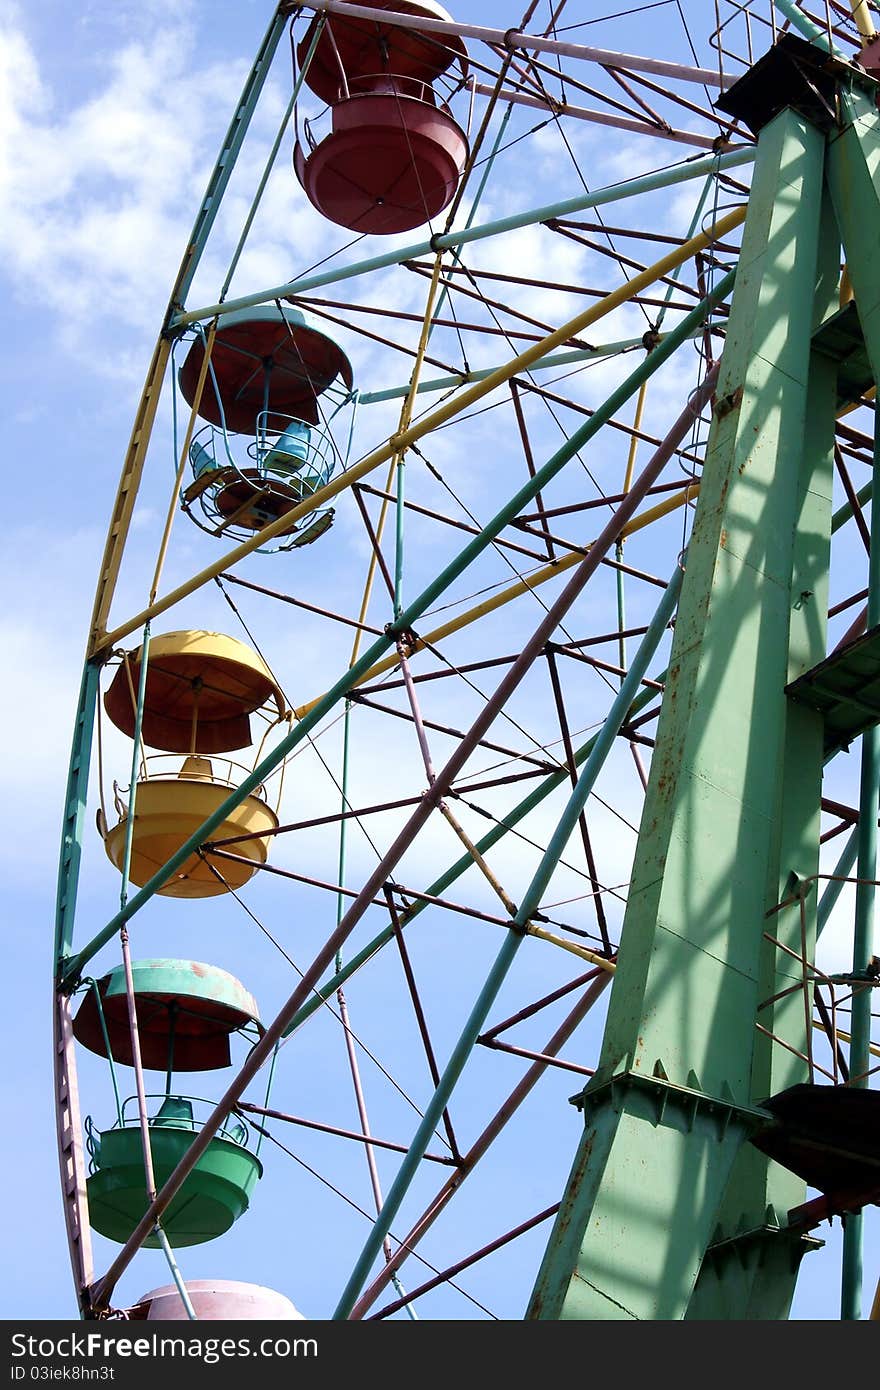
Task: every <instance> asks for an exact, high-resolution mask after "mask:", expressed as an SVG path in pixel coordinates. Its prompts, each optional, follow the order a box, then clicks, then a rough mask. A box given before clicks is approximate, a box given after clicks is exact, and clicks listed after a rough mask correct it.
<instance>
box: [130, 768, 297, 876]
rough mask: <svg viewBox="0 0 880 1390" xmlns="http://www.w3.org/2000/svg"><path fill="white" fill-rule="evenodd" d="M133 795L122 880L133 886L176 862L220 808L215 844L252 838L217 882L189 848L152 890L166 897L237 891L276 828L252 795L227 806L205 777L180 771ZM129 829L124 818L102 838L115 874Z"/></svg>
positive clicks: (220, 787) (224, 791) (221, 789)
mask: <svg viewBox="0 0 880 1390" xmlns="http://www.w3.org/2000/svg"><path fill="white" fill-rule="evenodd" d="M186 761H187V762H188V763H191V764H192V763H195V762H197V761H204V762H208V760H207V759H203V760H197V759H187V760H186ZM185 766H186V765H184V767H185ZM209 766H210V764H209ZM136 791H137V810H136V812H135V815H134V818H133V829H132V838H131V865H130V869H129V875H128V876H129V878H130V880H131V882H132V883H134V884H136V885H137V886H138V887H143V885H144V884H147V883H149V882H150V881H151V880H152V879H153V878H154V877H155V876H156V874H157V872H158V871H159V870H161V869H162V867H163V865H166V864H168V863H169V862H170V861H171V860H172V859H174V858H177V857H179V856H180V854H181V851H182V849H183V847H184V846H188V845H189V844H190V842H192V841H193V839H194V837H195V836H197V834H198V831H199V827H201V826H204V825H206V824H207V823H208V822H209V821H210V820H211V819H212V818H213V817H215V816H217V815H218V812H221V808H225V809H222V813H221V814H220V815H219V819H218V820H217V822H216V827H215V828H216V830H217V832H218V839H223V838H225V837H226V836H231V835H249V836H253V837H254V838H252V839H248V840H245V841H243V842H242V845H241V853H240V857H239V860H238V862H236V863H230V862H229V861H226V862H225V865H224V868H223V871H222V872H223V877H222V878H218V876H217V874H216V873H214V872H213V870H212V869H211V868H210V866H209V863H207V862H206V861H205V860H204V859H203V858H202V857H201V856H200V855H199V853H198V848H197V845H196V844H193V845H192V852H189V853H187V855H186V856H185V857H184V858H183V859H182V860H181V862H180V863H178V864H177V865H176V866H175V869H174V871H173V872H172V873H171V874H168V875H167V876H166V877H165V880H164V882H163V884H162V886H161V888H160V889H159V890H158V891H159V892H160V893H162V894H164V895H165V896H167V897H171V898H211V897H216V896H217V895H218V894H220V893H226V892H228V891H229V888H241V887H242V886H243V884H245V883H247V881H248V879H249V878H251V877H252V876H253V874H254V873H255V872H256V870H257V868H258V866H259V865H260V864H264V863H265V862H266V859H267V857H268V854H269V840H270V831H272V830H274V829H275V828H276V827H277V825H278V817H277V816H276V814H275V812H274V811H273V810H272V809H271V807H269V806H268V805H267V804H266V802H265V801H263V800H262V798H261V797H260V796H258V795H256V794H255V793H248V794H246V795H245V796H243V797H241V798H238V799H237V801H236V804H235V805H229V804H228V803H229V802H230V800H231V796H230V790H229V787H228V786H227V785H225V784H224V783H220V782H213V781H211V780H210V772H208V773H206V774H205V775H204V779H203V780H196V777H195V776H192V775H190V774H189V772H187V771H186V770H182V771H181V772H180V773H179V774H178V776H177V777H151V778H148V779H147V780H145V781H142V782H138V783H137V787H136ZM129 824H130V817H129V816H127V815H124V816H123V817H122V818H121V819H120V820H119V821H118V822H117V824H116V825H114V826H112V827H111V828H110V829H109V830H108V831H107V834H106V836H105V837H104V848H105V849H106V851H107V855H108V857H109V859H110V860H111V861H112V863H114V864H115V865H116V867H117V869H120V870H121V869H122V864H123V856H124V852H125V839H126V831H127V830H128V828H129ZM223 879H225V880H226V882H225V883H224V881H223ZM227 885H228V886H227Z"/></svg>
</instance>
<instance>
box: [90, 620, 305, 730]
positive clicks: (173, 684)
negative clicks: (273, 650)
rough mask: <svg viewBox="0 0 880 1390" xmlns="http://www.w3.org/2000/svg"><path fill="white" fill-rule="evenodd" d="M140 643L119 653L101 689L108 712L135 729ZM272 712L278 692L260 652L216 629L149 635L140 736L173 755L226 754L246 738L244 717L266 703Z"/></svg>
mask: <svg viewBox="0 0 880 1390" xmlns="http://www.w3.org/2000/svg"><path fill="white" fill-rule="evenodd" d="M140 669H141V648H140V647H135V648H134V649H133V650H132V651H129V652H125V653H124V654H123V657H122V661H121V663H120V665H119V668H118V670H117V671H116V674H115V676H114V677H113V680H112V681H111V683H110V685H109V687H108V689H107V692H106V694H105V695H104V708H105V710H106V711H107V714H108V716H109V718H110V719H111V720H112V722H113V723H114V724H115V725H116V727H117V729H120V730H121V731H122V733H124V734H127V735H128V737H129V738H131V737H133V735H134V725H135V700H134V699H133V693H134V690H135V688H136V687H137V684H138V681H139V679H140ZM270 700H271V701H274V704H275V710H276V715H281V714H283V712H284V697H283V695H282V693H281V691H280V690H279V688H278V686H277V684H276V682H275V679H274V677H273V676H272V673H271V672H270V670H269V668H268V667H267V666H266V663H265V662H264V661H263V659H262V657H261V656H260V655H259V654H258V653H257V652H255V651H254V650H253V649H252V648H251V647H249V646H247V644H246V643H245V642H241V641H239V640H238V638H236V637H227V636H226V635H225V634H223V633H220V632H204V631H189V632H165V633H161V634H159V635H157V636H155V637H151V639H150V652H149V659H148V661H147V679H146V690H145V692H144V709H143V717H142V728H141V734H142V737H143V740H144V742H145V743H146V744H148V745H149V746H150V747H151V748H162V749H164V750H166V751H168V752H171V753H225V752H228V751H229V750H230V749H234V748H244V747H246V746H247V745H248V744H250V743H251V742H252V739H251V726H250V720H249V718H248V716H249V715H250V714H253V713H254V711H255V710H258V709H259V708H260V707H261V706H262V705H264V704H266V703H267V702H268V701H270Z"/></svg>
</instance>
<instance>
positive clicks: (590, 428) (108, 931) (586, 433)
mask: <svg viewBox="0 0 880 1390" xmlns="http://www.w3.org/2000/svg"><path fill="white" fill-rule="evenodd" d="M733 281H734V272H733V271H729V272H728V273H727V275H725V276H724V277H723V278H722V279H721V280H720V281H719V283H718V285H717V286H716V288H715V289H714V290H713V292H712V294H711V295H709V296H708V297H707V298H706V299H704V300H703V301H702V302H701V303H700V304H698V305H697V307H696V308H695V309H693V310H692V311H691V313H690V314H688V315H687V316H686V317H685V318H683V319H682V320H681V323H680V324H679V325H678V326H677V327H676V328H675V329H674V330H673V331H672V332H671V333H669V334H668V335H667V337H666V338H664V340H663V342H662V343H661V344H660V345H659V347H656V348H655V349H654V351H653V352H651V353H650V354H648V355H647V356H646V357H645V359H644V360H643V361H642V362H640V363H639V365H638V366H637V367H636V369H635V370H634V371H633V372H632V373H631V374H630V375H629V376H628V377H627V378H626V380H625V381H624V382H622V383H621V384H620V386H618V387H617V388H616V389H615V390H614V391H612V393H611V395H610V396H609V397H608V398H607V400H606V401H604V402H603V404H602V405H601V406H599V407H598V409H597V410H596V411H595V413H594V414H593V415H592V416H591V417H590V419H589V420H586V421H585V422H584V423H583V424H582V425H581V426H580V427H579V428H578V429H577V430H575V431H574V433H573V434H572V435H571V436H570V437H569V438H568V439H567V440H566V441H565V443H564V444H563V445H561V447H560V448H559V449H557V451H556V453H555V454H553V456H552V457H551V458H550V459H549V460H548V461H547V463H545V464H544V466H543V467H542V468H540V469H538V471H537V472H536V474H535V476H534V477H533V478H529V479H528V481H527V482H526V483H524V484H523V486H522V487H521V488H520V490H519V491H518V492H517V493H516V494H515V495H514V496H513V497H512V498H510V499H509V500H508V501H507V502H506V503H505V504H504V506H503V507H502V508H501V510H500V511H499V512H497V513H496V515H495V516H494V517H493V518H492V520H491V521H490V522H488V523H487V525H486V526H485V527H484V528H483V530H482V531H481V532H480V534H479V535H478V536H475V537H474V538H473V540H472V541H470V542H469V543H468V544H467V545H466V546H465V547H464V548H463V549H462V550H461V551H460V552H459V554H458V555H457V556H456V557H455V559H454V560H452V561H451V563H450V564H449V565H447V567H446V568H445V569H444V570H443V571H442V573H441V574H440V575H438V576H437V577H436V578H435V579H433V580H432V581H431V583H430V584H429V585H428V586H427V588H425V589H424V590H423V591H422V593H421V594H420V595H419V596H418V597H417V598H416V599H414V600H413V602H412V603H411V604H409V606H408V607H407V608H406V609H405V610H404V612H403V613H402V614H401V615H400V618H399V619H398V620H397V621H396V622H395V623H393V624H390V625H389V626H388V628H386V630H385V632H384V633H383V635H382V636H381V637H379V638H377V639H376V641H375V642H374V643H373V645H372V646H371V647H370V648H369V649H368V650H367V651H366V652H365V653H364V655H363V656H362V657H360V659H359V660H358V661H357V662H355V664H354V665H353V666H351V667H349V668H348V670H346V671H345V672H344V673H343V675H342V676H340V678H339V679H338V680H337V682H336V684H335V685H334V686H332V688H331V689H330V690H329V691H328V692H327V693H326V694H325V695H323V696H322V697H321V699H320V700H318V701H317V702H316V703H315V705H314V706H313V708H312V709H311V710H310V711H309V713H308V714H307V715H305V716H304V717H303V718H302V719H301V720H300V721H299V723H298V724H297V725H296V726H295V727H294V728H293V729H291V731H290V733H289V734H287V735H286V737H285V738H283V739H281V741H280V742H279V743H278V745H277V746H276V747H275V748H274V749H273V750H272V752H271V753H269V754H268V755H267V756H266V757H265V758H263V759H261V761H260V762H259V763H258V764H257V766H256V767H255V768H254V770H253V772H251V773H249V774H248V776H247V777H246V778H245V779H244V780H243V781H242V783H241V784H240V786H239V787H238V788H236V790H235V791H234V792H232V793H231V794H230V795H229V796H228V797H227V798H226V800H225V801H223V802H222V803H221V804H220V806H218V808H217V810H216V811H214V812H213V814H212V815H210V816H209V817H208V819H207V820H206V821H205V822H204V824H203V825H202V826H201V827H200V828H199V829H198V830H197V831H195V832H194V833H193V834H192V835H191V836H190V837H189V839H188V840H186V842H185V843H184V844H183V845H181V847H180V849H179V850H177V851H176V853H175V854H173V855H172V856H171V858H170V859H169V860H168V862H167V863H166V864H164V865H163V867H162V868H161V869H159V870H158V871H157V872H156V873H155V874H154V875H153V876H152V878H150V879H149V880H148V882H147V883H145V884H144V886H143V887H142V888H141V890H140V891H139V892H138V893H135V894H134V896H133V897H131V898H130V899H129V901H128V903H127V904H126V906H125V907H124V908H123V909H121V910H120V911H119V912H117V914H116V916H115V917H113V918H112V919H111V921H110V922H108V924H107V926H106V927H104V928H103V929H102V930H101V931H100V932H98V933H97V935H96V936H94V937H93V938H92V940H91V941H90V942H89V943H88V944H87V945H86V946H84V947H83V948H82V949H81V950H80V951H78V952H77V954H76V955H75V956H73V957H71V958H70V959H69V960H68V961H67V964H66V968H65V970H64V984H65V987H66V988H72V987H73V986H74V985H76V983H77V981H78V979H79V976H80V975H81V973H82V971H83V969H84V967H85V966H86V965H87V963H88V962H89V961H90V960H91V959H92V957H93V956H94V955H95V954H96V953H97V952H98V951H99V950H100V949H101V947H102V946H104V945H105V944H106V942H108V941H109V940H110V939H111V938H112V937H113V936H114V935H115V934H116V932H117V931H118V930H119V928H120V927H121V926H122V923H123V922H125V921H127V920H129V918H131V917H132V916H134V914H135V913H136V912H138V911H140V909H141V908H142V907H143V906H144V904H145V903H147V902H149V901H150V899H151V898H152V897H153V895H154V894H155V893H156V892H158V890H159V889H160V888H161V887H163V885H164V884H165V883H167V881H168V879H169V878H170V877H171V876H172V874H173V873H175V871H176V870H177V869H178V868H179V867H180V866H181V864H183V863H185V862H186V860H187V859H188V858H189V856H190V855H191V854H194V853H195V851H196V850H197V849H198V848H199V847H200V846H201V845H202V844H204V843H205V841H206V840H209V839H210V837H211V835H212V834H213V832H214V831H215V830H216V829H217V828H218V826H220V825H221V824H222V823H223V821H224V820H225V819H226V817H227V816H228V815H229V814H230V812H231V811H233V810H234V809H235V807H236V806H238V805H239V804H240V803H241V802H242V801H243V800H244V798H245V797H246V796H249V795H250V793H251V792H252V791H254V790H255V789H256V788H257V787H259V786H261V785H262V783H263V782H264V781H265V779H266V778H267V777H268V776H269V774H270V773H271V772H273V771H274V769H275V768H276V767H278V765H279V764H280V763H281V762H282V761H283V760H284V758H285V757H286V756H287V754H288V753H290V752H292V750H293V749H294V748H295V747H296V746H297V745H298V744H299V743H300V742H302V740H303V739H304V738H305V737H306V735H307V734H308V733H310V732H311V730H312V729H313V728H314V727H315V725H317V724H318V723H319V722H320V721H321V719H323V717H324V715H325V714H327V713H328V712H329V711H330V710H331V709H332V708H333V707H334V706H335V705H336V703H337V702H338V701H339V700H340V699H342V698H343V697H344V696H345V695H347V694H348V692H349V691H350V690H351V689H352V688H353V687H354V686H356V685H357V683H358V681H359V680H360V679H361V678H362V677H363V676H365V675H366V674H367V672H368V671H369V670H370V669H371V668H372V666H373V665H374V664H375V662H376V661H378V660H379V658H380V657H382V656H383V655H384V654H385V652H386V651H387V650H388V649H389V647H391V646H392V645H393V644H394V643H395V642H396V640H397V634H398V633H399V632H407V631H410V630H412V629H414V628H415V625H416V623H417V622H418V620H419V618H420V617H421V616H422V614H423V613H424V612H425V611H426V609H428V608H429V607H430V606H431V605H432V604H433V603H434V602H435V600H436V599H437V598H439V597H440V595H441V594H442V593H443V592H444V591H445V590H446V588H448V586H449V585H450V584H451V583H452V581H453V580H454V579H457V578H458V576H459V575H460V574H462V573H463V572H464V571H465V570H466V569H467V568H468V566H469V565H470V564H471V563H472V561H474V560H475V559H476V558H477V557H478V556H479V555H481V554H482V553H483V551H484V550H485V549H486V548H487V547H488V546H489V545H491V544H492V541H493V540H494V539H495V537H496V536H497V535H498V534H499V532H500V531H502V530H503V528H504V527H505V526H506V525H507V524H508V522H509V521H511V520H512V519H513V517H515V516H517V515H518V514H519V512H521V511H522V509H523V507H525V506H526V505H527V504H528V503H529V502H531V501H533V499H534V497H535V496H536V494H537V493H538V492H540V491H541V490H542V488H544V487H546V486H547V484H548V483H549V482H550V480H551V479H552V478H554V477H555V476H556V474H557V473H558V472H559V471H560V470H561V469H562V468H563V467H564V466H565V464H566V463H567V462H568V461H569V459H571V458H573V457H574V456H575V454H577V452H578V451H579V450H580V449H582V448H583V447H584V445H585V444H586V443H587V442H588V441H589V440H590V439H592V438H593V436H594V435H596V434H598V432H599V430H600V429H601V428H602V426H603V425H605V424H607V423H608V421H609V420H611V419H613V417H614V416H615V415H616V414H617V412H618V411H619V410H620V409H621V408H622V406H623V405H625V403H626V402H627V401H628V400H629V398H630V397H631V396H632V395H633V394H634V393H635V392H636V391H637V390H638V389H639V387H640V386H641V384H642V382H643V381H647V380H648V378H649V377H651V376H652V375H653V374H654V372H655V371H657V370H658V368H659V367H660V366H662V364H663V363H664V362H665V361H667V360H668V358H669V357H671V356H672V354H673V353H674V352H675V351H676V349H677V348H678V347H679V346H680V345H681V343H682V342H684V341H686V340H687V338H688V337H689V336H690V334H691V332H692V331H693V328H694V327H695V326H696V325H697V324H698V323H699V322H700V321H701V320H702V319H703V318H704V317H705V315H706V313H707V312H708V311H709V310H710V309H711V308H712V307H714V306H715V305H716V304H720V303H723V302H724V299H725V298H726V296H727V294H728V293H729V292H730V290H731V288H732V285H733Z"/></svg>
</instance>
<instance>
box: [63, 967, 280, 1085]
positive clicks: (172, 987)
mask: <svg viewBox="0 0 880 1390" xmlns="http://www.w3.org/2000/svg"><path fill="white" fill-rule="evenodd" d="M132 978H133V984H134V991H135V998H136V1003H137V1015H138V1031H139V1035H140V1043H141V1057H142V1061H143V1065H144V1066H145V1067H147V1068H148V1069H150V1070H157V1071H165V1070H166V1069H168V1067H169V1057H171V1059H172V1060H173V1069H174V1071H211V1070H213V1069H214V1068H217V1067H228V1066H229V1064H230V1049H229V1041H230V1034H231V1033H233V1032H235V1031H236V1030H237V1029H240V1028H244V1027H245V1026H246V1025H247V1024H249V1023H255V1024H257V1023H259V1017H260V1014H259V1009H258V1007H257V1002H256V1000H255V999H254V997H253V995H251V994H250V993H249V992H248V991H247V990H246V989H245V987H244V985H243V984H241V982H240V981H239V980H236V979H235V977H234V976H233V975H230V974H229V972H228V971H227V970H221V969H220V968H219V967H218V966H216V965H204V964H202V962H201V961H195V960H167V959H165V960H163V959H157V960H136V961H132ZM97 993H98V995H99V996H100V1001H101V1003H100V1009H99V1005H98V1000H97V999H96V997H95V990H94V989H89V990H88V992H87V993H86V995H85V996H84V998H83V1000H82V1003H81V1004H80V1006H79V1009H78V1010H77V1013H76V1017H75V1018H74V1020H73V1032H74V1036H75V1038H76V1039H77V1042H80V1043H82V1045H83V1046H84V1047H87V1048H89V1050H90V1051H92V1052H97V1053H98V1054H99V1056H102V1057H106V1056H107V1055H108V1045H109V1048H110V1055H112V1057H113V1059H114V1061H116V1062H118V1063H121V1064H123V1065H124V1066H131V1061H132V1053H131V1041H130V1038H129V1029H128V1015H127V1011H126V997H125V994H126V992H125V975H124V971H123V968H122V966H117V967H116V969H115V970H111V971H110V973H109V974H108V975H105V976H103V978H102V979H101V980H99V981H98V982H97ZM101 1014H103V1024H104V1026H103V1027H102V1020H101Z"/></svg>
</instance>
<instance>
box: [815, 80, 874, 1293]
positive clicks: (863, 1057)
mask: <svg viewBox="0 0 880 1390" xmlns="http://www.w3.org/2000/svg"><path fill="white" fill-rule="evenodd" d="M878 161H880V116H878V112H877V107H876V100H875V92H874V91H871V92H865V91H861V90H853V91H850V92H845V93H844V94H843V95H842V97H841V129H840V131H839V132H838V134H837V136H836V138H835V139H834V140H832V141H831V143H830V146H829V151H828V183H829V187H830V189H831V196H832V199H833V200H834V204H835V208H836V211H837V217H838V221H839V223H840V232H841V239H842V241H843V246H844V252H845V256H846V264H847V269H848V271H849V275H850V280H851V282H852V286H853V291H854V293H855V299H856V305H857V307H858V311H859V322H860V324H861V329H862V335H863V337H864V340H865V347H866V348H867V352H868V357H869V359H870V362H871V367H872V371H873V375H874V380H875V381H880V266H878V258H877V226H878V217H880V190H878V183H877V169H878ZM875 436H876V431H875ZM877 460H878V445H877V439H876V437H875V442H874V481H875V482H876V479H877ZM878 541H880V525H878V517H877V511H876V508H875V507H874V505H873V503H872V508H871V542H872V544H871V567H870V579H869V592H868V623H869V626H870V625H873V624H875V623H877V622H878V620H880V583H878V579H880V575H878V563H880V555H878V549H880V546H878V544H877V542H878ZM878 781H880V732H878V730H877V729H876V728H875V729H870V730H869V731H868V732H867V733H866V734H864V735H863V738H862V772H861V789H860V799H859V806H860V811H861V815H860V819H859V860H858V874H859V878H860V879H862V880H865V879H873V878H874V877H875V876H876V859H877V838H876V808H877V803H878ZM872 807H873V811H872V809H871V808H872ZM874 898H875V892H874V889H873V887H872V886H871V885H870V884H868V883H862V884H860V886H859V889H858V893H857V897H856V920H855V932H854V940H853V974H854V975H855V976H858V975H859V974H862V973H863V972H865V970H866V969H867V966H868V965H869V963H870V960H871V955H872V952H873V933H874V914H875V903H874ZM872 992H873V991H872V990H870V989H863V990H861V992H856V993H854V995H853V1002H852V1043H851V1045H850V1071H851V1074H852V1076H853V1078H854V1082H853V1084H855V1085H867V1079H866V1076H865V1074H866V1073H867V1071H868V1068H869V1066H870V1055H869V1051H868V1046H869V1043H870V1029H871V1014H870V1010H871V996H872ZM855 1078H861V1079H859V1080H856V1079H855ZM862 1240H863V1231H862V1216H861V1213H854V1214H853V1215H851V1216H848V1217H847V1218H846V1221H845V1222H844V1243H843V1280H842V1289H841V1317H843V1318H846V1319H856V1318H859V1317H860V1316H861V1294H862Z"/></svg>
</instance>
